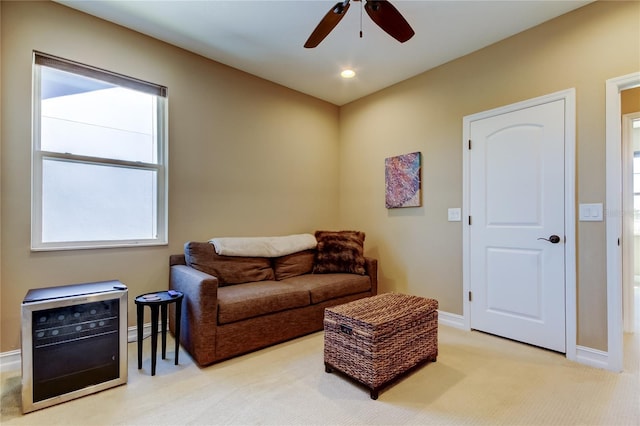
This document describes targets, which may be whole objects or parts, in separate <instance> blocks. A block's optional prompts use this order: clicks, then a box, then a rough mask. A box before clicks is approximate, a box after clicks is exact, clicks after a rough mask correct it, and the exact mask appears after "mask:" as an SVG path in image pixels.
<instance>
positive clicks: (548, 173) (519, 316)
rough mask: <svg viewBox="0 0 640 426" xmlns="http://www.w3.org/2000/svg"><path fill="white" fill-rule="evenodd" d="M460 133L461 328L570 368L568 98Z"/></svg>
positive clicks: (493, 115) (500, 114)
mask: <svg viewBox="0 0 640 426" xmlns="http://www.w3.org/2000/svg"><path fill="white" fill-rule="evenodd" d="M463 126H464V127H463V134H464V135H463V136H464V139H463V140H464V144H465V147H464V155H463V215H464V216H465V230H464V232H463V295H464V299H463V311H464V322H465V328H466V329H469V330H470V329H472V328H474V329H478V330H482V331H488V332H490V333H493V334H497V335H500V336H504V337H508V338H510V339H514V340H519V341H522V342H525V343H531V344H534V345H536V346H542V347H547V348H550V349H553V350H556V351H559V352H563V353H566V356H567V358H569V359H575V354H576V351H575V339H576V332H575V330H576V320H575V318H576V317H575V312H576V306H575V305H576V298H575V295H576V290H575V283H576V278H575V270H576V269H575V203H574V200H575V183H574V182H575V181H574V170H575V90H574V89H570V90H566V91H563V92H558V93H555V94H551V95H547V96H543V97H539V98H535V99H531V100H528V101H524V102H519V103H517V104H513V105H509V106H505V107H502V108H498V109H494V110H490V111H485V112H482V113H478V114H474V115H471V116H467V117H464V120H463ZM546 139H549V140H548V141H545V140H546ZM470 140H471V145H469V141H470ZM476 144H477V145H476ZM552 151H553V152H552ZM554 182H556V183H554ZM552 188H553V190H551V189H552ZM547 195H550V196H551V198H549V199H546V200H543V198H546V197H547ZM552 216H558V218H557V220H552V219H551V217H552ZM516 236H518V239H519V241H512V240H513V239H514V238H515V237H516ZM496 238H497V239H496ZM549 273H551V275H549ZM545 296H551V297H550V298H547V299H545Z"/></svg>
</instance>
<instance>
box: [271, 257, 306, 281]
mask: <svg viewBox="0 0 640 426" xmlns="http://www.w3.org/2000/svg"><path fill="white" fill-rule="evenodd" d="M315 256H316V251H315V250H302V251H299V252H296V253H291V254H288V255H286V256H280V257H274V258H273V272H274V273H275V275H276V280H278V281H280V280H285V279H287V278H291V277H297V276H298V275H304V274H309V273H311V271H312V270H313V260H314V259H315Z"/></svg>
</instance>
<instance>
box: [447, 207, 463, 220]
mask: <svg viewBox="0 0 640 426" xmlns="http://www.w3.org/2000/svg"><path fill="white" fill-rule="evenodd" d="M447 217H448V219H449V222H460V221H461V220H462V209H460V207H456V208H451V209H449V210H448V211H447Z"/></svg>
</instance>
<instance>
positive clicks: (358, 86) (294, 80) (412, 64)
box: [54, 0, 591, 105]
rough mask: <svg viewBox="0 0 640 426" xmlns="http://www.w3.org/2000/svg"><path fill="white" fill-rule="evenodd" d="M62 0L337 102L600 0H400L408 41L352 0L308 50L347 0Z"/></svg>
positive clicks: (109, 19)
mask: <svg viewBox="0 0 640 426" xmlns="http://www.w3.org/2000/svg"><path fill="white" fill-rule="evenodd" d="M54 1H57V2H58V3H62V4H64V5H66V6H69V7H72V8H74V9H78V10H81V11H83V12H86V13H88V14H91V15H95V16H97V17H100V18H103V19H105V20H108V21H111V22H115V23H117V24H119V25H122V26H125V27H128V28H131V29H133V30H136V31H139V32H141V33H143V34H147V35H149V36H152V37H154V38H157V39H160V40H163V41H165V42H167V43H170V44H173V45H176V46H179V47H182V48H184V49H187V50H190V51H192V52H195V53H198V54H200V55H202V56H205V57H207V58H211V59H213V60H215V61H218V62H221V63H223V64H226V65H229V66H231V67H234V68H237V69H240V70H243V71H246V72H248V73H250V74H254V75H256V76H259V77H262V78H264V79H266V80H270V81H273V82H275V83H278V84H281V85H283V86H286V87H289V88H291V89H294V90H297V91H300V92H303V93H306V94H309V95H311V96H314V97H316V98H319V99H323V100H325V101H328V102H331V103H333V104H336V105H344V104H346V103H348V102H351V101H353V100H356V99H358V98H360V97H363V96H366V95H368V94H370V93H373V92H376V91H378V90H380V89H383V88H385V87H388V86H391V85H393V84H395V83H398V82H400V81H402V80H405V79H407V78H410V77H413V76H415V75H417V74H420V73H422V72H424V71H426V70H429V69H431V68H434V67H436V66H438V65H441V64H443V63H446V62H449V61H451V60H453V59H455V58H458V57H460V56H464V55H466V54H468V53H471V52H473V51H475V50H478V49H480V48H482V47H485V46H488V45H490V44H492V43H495V42H497V41H499V40H502V39H504V38H507V37H509V36H511V35H513V34H516V33H519V32H521V31H524V30H526V29H527V28H531V27H533V26H536V25H538V24H540V23H542V22H545V21H547V20H549V19H552V18H554V17H556V16H559V15H562V14H564V13H567V12H569V11H571V10H574V9H577V8H579V7H582V6H584V5H585V4H588V3H591V1H581V0H536V1H525V0H502V1H484V0H472V1H460V0H446V1H426V0H394V1H392V4H393V5H394V6H395V7H396V8H397V9H398V10H399V11H400V13H401V14H402V15H403V16H404V17H405V19H406V20H407V21H408V22H409V24H410V25H411V26H412V27H413V29H414V31H415V33H416V35H415V36H414V37H413V38H412V39H411V40H409V41H407V42H406V43H399V42H397V41H396V40H395V39H393V38H391V37H390V36H388V35H387V34H386V33H385V32H384V31H382V30H381V29H380V28H378V27H377V26H376V25H375V24H374V23H373V21H371V19H370V18H369V16H368V15H367V14H366V12H365V11H364V10H362V9H363V8H361V4H362V3H361V2H356V1H354V0H352V2H351V7H350V9H349V11H348V13H347V15H346V16H345V17H344V19H342V21H341V22H340V23H339V24H338V26H337V27H336V28H335V29H334V30H333V31H332V32H331V33H330V34H329V35H328V36H327V38H326V39H325V40H324V41H323V42H322V43H320V45H319V46H318V47H316V48H315V49H305V48H304V47H303V45H304V43H305V41H306V40H307V38H308V37H309V35H310V34H311V32H312V31H313V29H314V28H315V27H316V25H317V24H318V22H320V19H322V17H323V16H324V15H325V14H326V13H327V12H328V11H329V10H330V9H331V8H332V7H333V5H334V4H336V2H337V1H338V0H283V1H276V0H253V1H249V0H234V1H229V0H227V1H223V0H198V1H192V0H54ZM361 12H362V13H361ZM361 19H362V30H363V33H364V35H363V38H360V37H359V31H360V22H361ZM344 68H352V69H354V70H355V71H356V72H357V76H356V77H355V78H353V79H351V80H343V79H342V78H341V77H340V76H339V73H340V71H341V70H342V69H344Z"/></svg>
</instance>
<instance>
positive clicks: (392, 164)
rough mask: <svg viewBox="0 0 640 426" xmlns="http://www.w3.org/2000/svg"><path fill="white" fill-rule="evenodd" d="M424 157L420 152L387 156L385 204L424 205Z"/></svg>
mask: <svg viewBox="0 0 640 426" xmlns="http://www.w3.org/2000/svg"><path fill="white" fill-rule="evenodd" d="M421 169H422V158H421V154H420V153H419V152H412V153H410V154H404V155H398V156H396V157H389V158H385V160H384V180H385V206H386V208H388V209H394V208H398V207H420V206H421V205H422V195H421V189H422V181H421V177H420V175H421Z"/></svg>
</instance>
